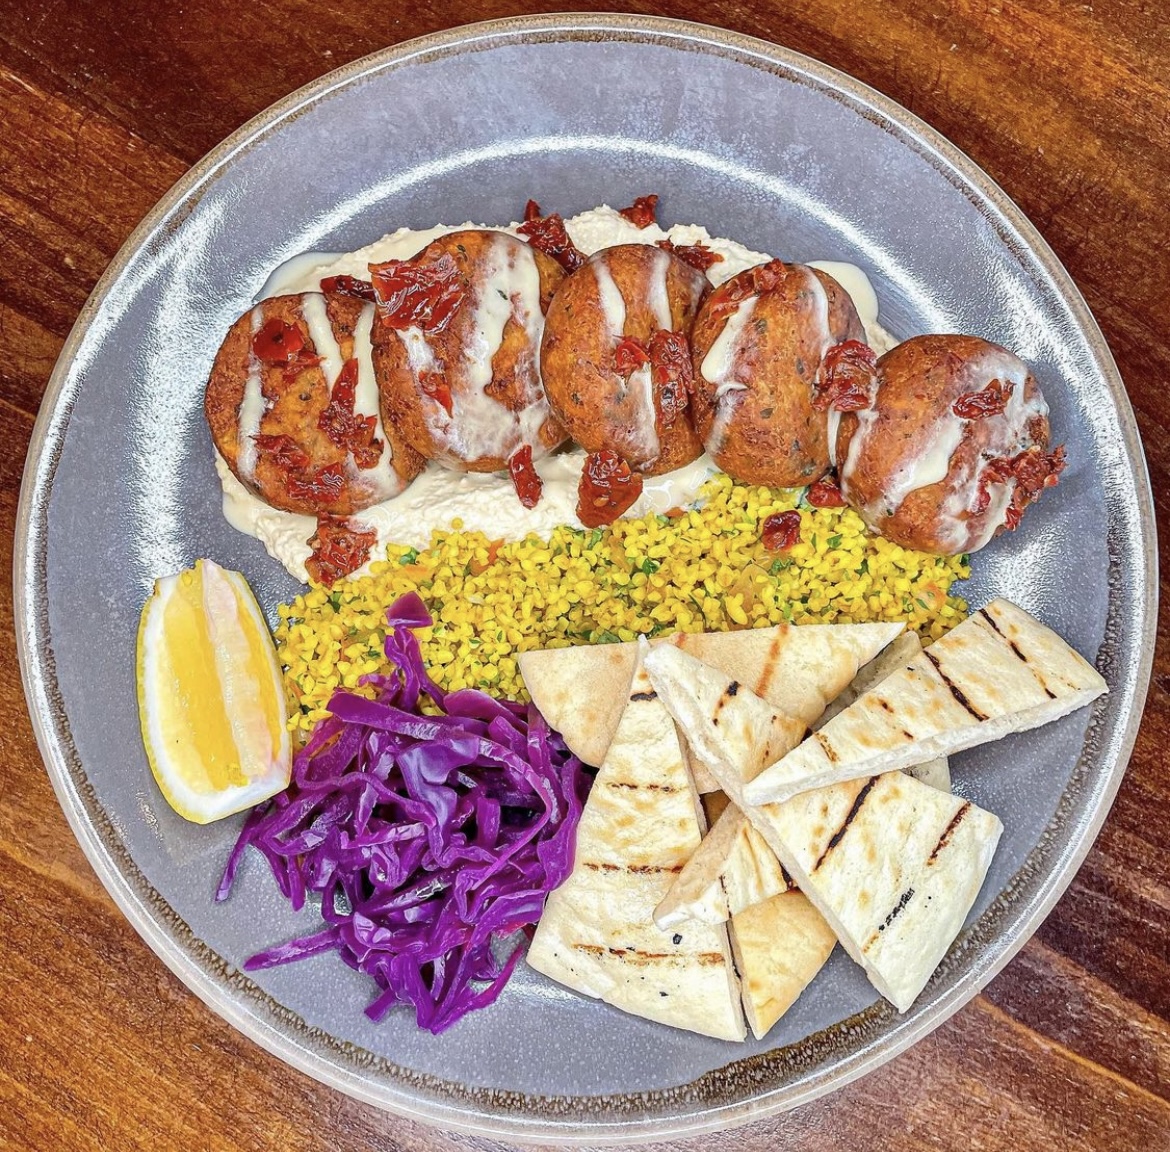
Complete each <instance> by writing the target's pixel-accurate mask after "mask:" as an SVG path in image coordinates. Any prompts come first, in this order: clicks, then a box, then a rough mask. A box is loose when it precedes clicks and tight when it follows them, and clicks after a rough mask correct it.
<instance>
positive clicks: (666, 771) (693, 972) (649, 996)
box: [528, 672, 745, 1040]
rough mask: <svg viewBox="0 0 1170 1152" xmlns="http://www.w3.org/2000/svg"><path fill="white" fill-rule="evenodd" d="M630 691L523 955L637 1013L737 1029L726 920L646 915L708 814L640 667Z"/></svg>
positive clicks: (732, 1035) (740, 1022) (705, 1027)
mask: <svg viewBox="0 0 1170 1152" xmlns="http://www.w3.org/2000/svg"><path fill="white" fill-rule="evenodd" d="M628 699H629V703H628V705H627V707H626V709H625V711H624V712H623V714H622V717H621V720H620V722H619V724H618V728H617V733H616V734H615V736H614V739H613V743H612V744H611V746H610V748H609V751H608V752H607V754H606V756H605V759H604V762H603V763H602V765H601V769H600V771H599V772H598V774H597V778H596V780H595V781H594V783H593V788H592V790H591V792H590V794H589V799H588V801H587V803H586V805H585V810H584V812H583V813H582V815H581V821H580V823H579V825H578V827H577V848H576V856H575V860H574V865H573V871H572V873H571V874H570V875H569V877H568V879H567V880H566V881H565V882H564V884H562V885H561V886H560V887H559V888H558V889H556V891H554V892H553V893H551V894H550V896H549V898H548V901H547V903H546V905H545V910H544V914H543V915H542V916H541V918H540V922H539V924H538V925H537V928H536V932H535V935H534V936H533V940H532V945H531V947H530V948H529V950H528V963H529V964H530V965H531V966H532V967H533V968H535V969H536V970H537V971H538V972H543V973H544V974H545V975H546V976H549V977H551V978H552V979H554V980H556V981H558V982H559V983H561V984H565V985H567V986H568V987H569V988H572V989H575V990H576V991H578V992H582V993H584V994H585V995H587V996H595V997H597V998H598V999H601V1000H604V1001H606V1002H607V1003H609V1004H612V1005H614V1006H615V1007H617V1008H620V1009H622V1010H623V1011H626V1012H630V1013H633V1014H634V1015H637V1016H642V1017H644V1018H646V1019H648V1020H656V1021H658V1022H660V1023H663V1024H670V1025H673V1026H674V1027H676V1028H686V1029H689V1030H690V1031H692V1032H700V1033H703V1034H704V1035H707V1036H715V1037H717V1038H719V1039H723V1040H742V1039H743V1038H744V1035H745V1027H744V1019H743V1011H742V1008H741V1005H740V991H739V980H738V978H737V976H736V973H735V967H734V965H733V963H732V957H731V948H730V944H729V941H728V936H727V931H726V929H725V928H724V927H723V926H721V925H720V926H717V927H716V926H711V925H707V924H690V925H687V926H686V927H684V928H682V929H676V930H675V931H673V932H669V933H667V932H663V931H662V930H661V929H659V928H657V927H655V925H654V920H653V913H654V908H655V907H656V906H657V904H658V903H659V901H660V900H661V899H662V897H663V895H664V894H665V893H666V890H667V889H668V888H669V887H670V884H671V882H672V881H673V879H674V877H675V876H676V875H677V874H678V872H679V871H681V869H682V866H683V865H684V864H685V863H686V861H687V859H688V858H689V857H690V855H691V854H692V853H693V852H694V850H695V849H696V848H697V847H698V846H699V841H700V839H701V836H702V832H703V829H704V826H705V825H704V822H703V819H702V815H701V811H700V808H699V800H698V796H697V794H696V793H695V791H694V788H693V787H692V785H691V782H690V779H689V777H688V776H687V772H686V768H685V767H684V765H683V762H682V755H681V753H680V750H679V743H678V738H677V736H676V735H675V727H674V722H673V721H672V720H671V718H670V715H669V713H668V712H667V711H666V709H665V708H664V707H663V706H662V704H661V703H660V702H659V701H658V700H657V698H656V695H655V693H654V690H653V688H652V686H651V684H650V681H649V679H648V678H647V677H646V675H645V673H643V672H638V673H637V674H635V676H634V679H633V683H632V684H631V685H630V692H629V696H628Z"/></svg>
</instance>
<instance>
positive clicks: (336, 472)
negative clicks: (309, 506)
mask: <svg viewBox="0 0 1170 1152" xmlns="http://www.w3.org/2000/svg"><path fill="white" fill-rule="evenodd" d="M286 487H287V489H288V494H289V495H290V496H291V497H292V498H293V499H294V500H315V501H317V502H318V503H320V504H336V503H337V501H338V500H339V499H341V493H342V490H343V489H344V488H345V467H344V465H342V464H340V463H336V462H335V463H333V464H326V465H324V466H323V467H321V468H318V469H316V470H315V471H313V472H306V473H302V474H301V475H300V476H289V478H288V482H287V485H286Z"/></svg>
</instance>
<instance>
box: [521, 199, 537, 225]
mask: <svg viewBox="0 0 1170 1152" xmlns="http://www.w3.org/2000/svg"><path fill="white" fill-rule="evenodd" d="M539 219H540V205H539V204H537V202H536V201H535V200H529V201H528V203H527V204H525V205H524V223H525V224H527V223H528V221H529V220H539Z"/></svg>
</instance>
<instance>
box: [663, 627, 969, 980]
mask: <svg viewBox="0 0 1170 1152" xmlns="http://www.w3.org/2000/svg"><path fill="white" fill-rule="evenodd" d="M921 651H922V644H921V643H920V641H919V639H918V637H917V636H916V635H915V634H914V633H913V632H904V633H902V635H900V636H898V637H897V638H896V639H895V640H894V641H893V643H891V644H890V645H889V647H887V648H886V649H885V650H884V651H882V652H880V653H879V654H878V655H877V656H876V657H874V659H873V660H871V661H870V662H869V663H868V664H866V665H865V667H864V668H862V669H861V670H860V671H859V672H858V673H857V675H856V676H855V677H854V678H853V681H852V682H851V683H850V684H849V685H848V687H846V688H845V690H844V691H843V692H842V693H841V694H840V695H839V696H837V698H836V699H835V700H833V701H832V702H831V703H830V704H829V706H828V708H826V709H825V712H824V713H823V714H822V716H821V718H820V719H819V720H818V721H817V722H816V724H815V725H814V728H820V727H821V726H822V725H823V724H824V723H825V722H826V721H828V720H830V719H831V718H832V717H833V716H835V715H836V714H837V713H838V712H840V711H842V710H843V709H844V708H845V707H846V706H848V705H849V704H851V703H852V702H853V701H854V700H856V699H857V697H858V696H860V695H861V694H862V693H863V692H865V691H866V690H868V689H869V688H871V687H872V686H873V685H875V684H877V683H880V682H881V680H883V679H884V678H885V677H886V676H888V675H890V673H892V672H894V671H895V670H896V669H898V668H900V667H902V666H903V665H904V664H905V663H906V662H907V661H908V660H910V659H912V658H913V657H914V656H916V655H917V654H918V653H919V652H921ZM684 739H685V737H684ZM701 764H702V761H701V760H700V759H699V757H697V756H692V757H691V760H690V766H691V767H692V769H693V768H694V767H695V766H696V765H701ZM703 770H704V772H707V769H706V768H704V769H703ZM906 771H907V772H908V773H910V775H912V776H914V777H915V779H918V780H921V781H922V782H923V783H924V784H928V785H930V786H931V787H932V788H938V789H939V790H940V791H943V792H949V791H950V790H951V774H950V769H949V766H948V764H947V759H946V757H945V756H944V757H940V758H939V759H937V760H931V761H929V762H928V763H926V764H920V765H915V766H914V767H912V768H907V769H906ZM707 774H708V775H710V773H709V772H707ZM711 824H712V828H711V831H710V832H709V833H708V834H707V835H706V836H705V837H704V839H703V843H702V844H700V845H699V849H698V851H697V852H696V853H695V854H694V856H692V857H691V858H690V860H688V861H687V865H686V867H685V868H684V869H683V870H682V872H681V873H680V874H679V876H678V878H677V879H676V880H675V882H674V884H672V885H671V888H670V891H669V892H668V893H667V894H666V897H665V899H664V900H663V901H662V903H661V904H659V906H658V907H657V908H656V909H655V911H654V922H655V923H656V924H657V925H658V926H659V927H660V928H669V927H671V926H672V925H675V924H682V923H685V922H686V921H687V920H691V919H694V920H701V921H703V923H705V924H719V923H722V922H723V921H725V920H727V919H728V917H730V916H733V915H735V913H737V912H740V911H742V910H743V909H745V908H749V907H751V906H752V905H753V904H757V903H759V902H760V901H762V900H767V899H768V898H769V897H771V896H775V895H776V894H777V893H780V892H785V891H787V890H789V889H790V888H792V887H794V885H793V883H792V879H791V877H789V876H788V874H787V873H786V872H785V871H784V869H783V868H782V867H781V865H780V862H779V861H778V860H777V859H776V855H775V853H774V852H773V851H772V849H771V848H769V847H768V845H767V843H766V842H765V841H764V839H763V837H762V836H761V835H760V834H759V832H757V831H756V829H755V828H754V827H753V826H752V824H751V821H749V820H748V819H747V817H746V816H744V815H743V813H742V812H740V811H739V810H738V809H734V810H733V811H732V812H731V814H729V815H722V816H721V818H720V819H719V820H718V821H711ZM741 971H742V970H741Z"/></svg>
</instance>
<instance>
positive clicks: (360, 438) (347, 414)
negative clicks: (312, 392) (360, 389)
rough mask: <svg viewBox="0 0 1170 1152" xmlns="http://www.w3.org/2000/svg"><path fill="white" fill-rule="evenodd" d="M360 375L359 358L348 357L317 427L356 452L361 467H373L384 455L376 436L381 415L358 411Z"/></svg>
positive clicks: (329, 438)
mask: <svg viewBox="0 0 1170 1152" xmlns="http://www.w3.org/2000/svg"><path fill="white" fill-rule="evenodd" d="M357 378H358V362H357V360H356V359H352V360H347V361H346V362H345V364H344V366H343V367H342V369H341V372H340V373H339V374H338V376H337V379H336V380H335V381H334V383H333V388H332V390H331V392H330V395H329V403H328V404H326V405H325V407H324V409H322V411H321V415H320V416H318V417H317V427H318V428H319V429H320V430H321V431H322V432H324V433H325V436H326V438H327V439H328V440H329V442H330V443H331V444H333V445H335V446H336V447H338V448H340V449H342V451H344V452H352V453H353V460H354V463H355V464H356V465H357V466H358V467H359V468H373V467H374V466H375V465H376V464H377V463H378V461H379V460H380V459H381V458H382V441H381V440H378V439H377V438H376V437H375V436H374V431H375V429H376V428H377V426H378V421H377V418H376V417H374V416H359V415H358V414H357V412H356V411H355V404H356V399H357Z"/></svg>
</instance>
